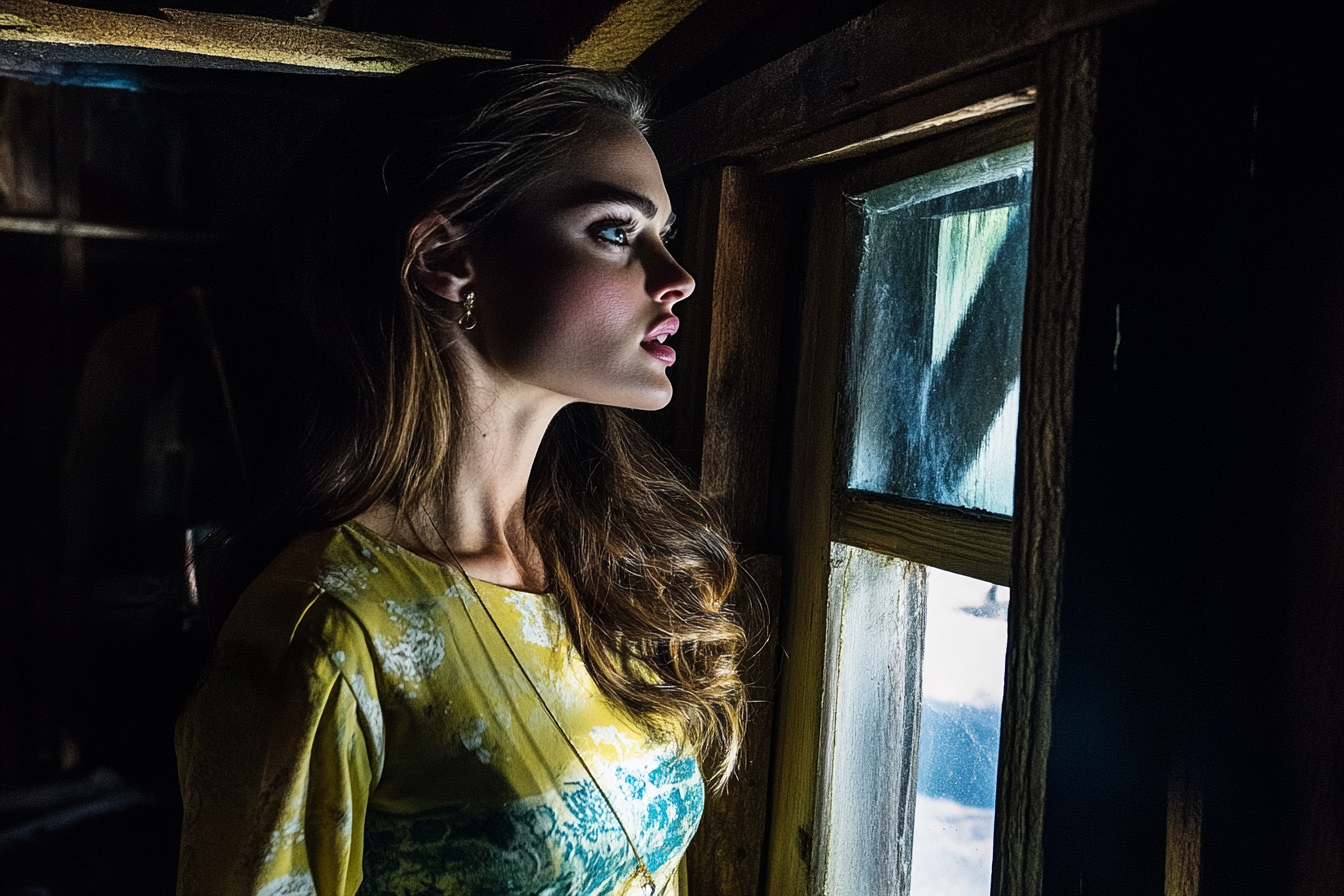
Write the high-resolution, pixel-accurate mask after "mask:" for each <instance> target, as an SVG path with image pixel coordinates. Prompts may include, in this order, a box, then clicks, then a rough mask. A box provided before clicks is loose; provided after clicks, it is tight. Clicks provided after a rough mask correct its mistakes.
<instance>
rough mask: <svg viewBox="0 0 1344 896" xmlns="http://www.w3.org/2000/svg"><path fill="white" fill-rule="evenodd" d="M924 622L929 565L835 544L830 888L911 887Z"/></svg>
mask: <svg viewBox="0 0 1344 896" xmlns="http://www.w3.org/2000/svg"><path fill="white" fill-rule="evenodd" d="M923 629H924V567H922V566H920V565H919V564H917V563H908V562H906V561H904V560H894V559H892V558H890V557H886V556H883V555H882V554H875V553H872V552H870V551H865V550H862V549H860V548H853V547H849V546H848V545H842V544H832V545H831V581H830V619H829V624H828V625H827V632H828V639H829V640H828V643H827V659H828V662H827V664H826V668H827V669H830V670H832V671H831V676H832V678H831V680H830V681H829V682H828V683H827V688H826V711H825V715H824V716H823V718H824V719H825V723H824V724H825V730H824V731H823V734H822V736H823V738H824V740H823V749H822V756H823V760H822V761H823V768H822V773H821V781H820V784H821V787H820V793H821V794H822V795H823V796H822V805H820V806H819V807H818V808H819V812H818V832H817V833H818V843H817V846H818V848H817V850H816V853H817V855H816V858H817V861H818V863H819V866H820V867H819V868H818V872H819V877H820V879H821V880H822V881H824V886H823V888H822V892H824V893H826V894H828V896H873V894H902V896H903V894H905V893H907V892H908V887H909V879H910V850H911V846H912V845H913V842H914V799H915V766H914V764H913V762H912V759H913V757H914V754H915V748H916V737H917V736H918V730H919V729H918V719H917V716H916V712H917V706H918V700H919V676H920V650H921V642H922V641H923Z"/></svg>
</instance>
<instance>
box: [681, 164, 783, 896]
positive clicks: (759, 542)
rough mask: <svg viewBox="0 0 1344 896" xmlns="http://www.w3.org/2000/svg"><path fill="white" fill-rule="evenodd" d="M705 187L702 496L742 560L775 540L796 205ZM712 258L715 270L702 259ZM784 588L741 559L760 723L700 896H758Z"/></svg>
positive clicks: (712, 823) (766, 558) (698, 859)
mask: <svg viewBox="0 0 1344 896" xmlns="http://www.w3.org/2000/svg"><path fill="white" fill-rule="evenodd" d="M703 180H705V181H706V182H705V183H703V184H701V185H700V187H699V190H698V196H699V199H698V200H697V201H696V202H695V203H694V207H695V209H696V213H697V216H698V217H697V220H696V221H695V222H694V226H695V227H696V228H697V230H699V231H700V232H701V233H704V232H706V231H708V232H709V233H712V234H713V244H712V247H711V246H708V245H703V244H702V245H700V246H699V248H698V250H697V251H698V253H699V254H700V255H701V256H702V259H703V260H704V261H709V262H710V264H709V265H708V270H707V277H705V279H706V280H707V281H708V282H706V283H705V286H707V287H708V291H709V293H710V296H711V302H710V304H711V305H712V309H713V310H712V325H711V328H710V333H711V335H710V343H709V353H710V357H709V369H708V380H707V386H706V392H705V403H704V408H705V418H704V443H703V448H702V451H701V474H700V483H701V490H702V491H704V492H705V493H706V494H708V495H710V496H712V497H713V498H715V499H716V501H717V502H718V504H719V506H720V508H721V509H722V512H723V515H724V521H725V523H726V524H727V526H728V531H729V532H730V533H731V534H732V536H733V539H734V540H735V541H736V542H737V543H738V544H739V545H740V546H741V547H742V549H743V550H744V551H748V552H752V551H761V550H763V549H765V548H767V547H768V545H767V542H768V539H769V530H770V527H769V525H768V521H767V519H766V507H767V502H768V498H769V489H770V472H771V470H770V467H771V455H772V446H771V438H772V435H773V432H774V419H773V412H774V408H775V407H776V400H775V391H776V388H777V381H778V376H777V374H778V368H779V327H780V320H779V319H780V310H779V308H780V295H779V293H780V290H782V289H783V288H784V286H785V284H784V282H783V273H782V272H783V271H784V270H786V269H787V265H786V263H785V259H784V258H782V257H781V253H782V251H783V248H782V247H783V246H784V245H785V241H786V237H787V229H788V227H789V223H788V222H789V214H788V197H787V195H786V194H785V193H783V192H782V191H781V190H780V189H779V188H778V186H777V185H772V184H771V183H768V182H764V181H762V179H761V178H760V176H759V175H756V174H754V173H752V172H750V171H748V170H746V169H742V168H734V167H727V168H723V169H720V170H718V171H717V172H711V173H706V174H705V175H704V177H703ZM711 203H712V204H711ZM701 239H702V240H703V239H704V238H703V237H702V238H701ZM711 252H712V258H705V256H706V255H709V254H710V253H711ZM781 579H782V568H781V560H780V557H779V556H778V555H777V554H762V553H757V554H749V555H748V556H746V557H745V558H744V561H743V583H742V587H741V588H740V589H739V600H738V605H739V607H741V608H742V609H743V610H744V617H745V622H746V623H747V626H748V630H749V631H750V632H751V634H752V636H753V641H754V646H755V648H756V650H755V652H754V653H753V654H752V656H751V658H750V660H749V662H748V663H746V664H745V668H744V669H743V677H744V680H745V681H747V683H748V691H749V699H750V700H751V702H752V713H751V715H750V717H749V719H748V726H747V734H746V742H745V744H744V755H743V757H742V765H741V767H740V771H739V774H738V777H737V779H736V780H735V781H733V782H732V783H731V784H730V785H729V788H728V790H727V792H726V793H724V794H723V795H721V796H716V795H713V794H711V795H709V796H708V797H707V798H706V805H705V817H704V819H703V820H702V822H701V825H700V831H699V833H698V834H697V835H696V839H695V841H694V842H693V844H692V847H691V852H690V855H689V861H688V867H689V873H690V886H691V890H692V892H694V893H695V894H696V896H750V894H755V893H757V892H758V890H759V887H760V874H761V861H762V854H763V851H764V847H765V823H766V816H767V804H768V799H769V766H770V752H771V734H772V731H773V721H774V696H775V693H774V682H775V677H776V658H777V655H778V646H777V642H776V640H775V638H774V637H773V636H772V633H773V631H774V630H775V629H776V628H777V620H778V618H779V609H780V590H781Z"/></svg>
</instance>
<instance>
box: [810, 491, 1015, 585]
mask: <svg viewBox="0 0 1344 896" xmlns="http://www.w3.org/2000/svg"><path fill="white" fill-rule="evenodd" d="M838 517H839V518H838V520H837V521H836V533H835V535H836V538H837V539H838V540H840V541H843V542H845V543H846V544H852V545H854V546H856V547H861V548H864V549H865V550H869V551H877V552H879V553H882V554H887V555H888V556H892V557H900V558H901V559H902V560H913V561H915V562H916V563H923V564H925V565H927V566H936V567H938V568H939V569H946V570H948V571H949V572H955V573H958V574H960V575H964V576H974V577H975V578H977V579H983V580H985V581H986V582H993V583H994V584H996V585H1009V584H1011V581H1010V580H1011V578H1012V562H1011V560H1010V559H1009V558H1010V554H1011V551H1012V544H1013V521H1012V520H1011V519H1008V518H1005V517H996V516H990V515H988V514H979V513H973V512H969V511H966V512H958V511H956V510H954V509H952V508H948V507H938V506H934V505H923V504H915V503H913V502H904V501H897V500H884V499H882V498H881V497H880V496H877V495H872V496H868V497H866V498H862V499H858V500H855V499H852V498H851V499H847V500H844V501H842V503H841V507H840V510H839V513H838Z"/></svg>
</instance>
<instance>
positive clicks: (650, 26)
mask: <svg viewBox="0 0 1344 896" xmlns="http://www.w3.org/2000/svg"><path fill="white" fill-rule="evenodd" d="M702 2H704V0H625V2H624V3H622V4H621V5H620V6H618V7H616V8H615V9H613V10H612V11H611V12H610V13H608V14H607V17H606V18H605V19H603V20H602V21H601V22H599V23H598V26H597V27H596V28H594V29H593V30H592V33H590V34H589V35H588V36H587V37H586V38H584V39H583V40H582V41H581V42H580V43H579V45H578V46H576V47H575V48H574V49H573V50H571V51H570V53H569V57H568V58H567V59H566V60H565V61H566V62H568V63H569V64H570V65H582V66H585V67H587V68H603V69H615V68H625V67H626V66H627V65H629V64H630V63H632V62H634V61H635V60H636V59H638V58H639V56H640V55H641V54H642V53H643V52H644V51H645V50H647V49H648V48H649V47H651V46H653V45H654V44H655V43H657V42H658V39H659V38H661V37H662V36H663V35H664V34H667V32H669V31H671V30H672V29H673V28H674V27H676V25H677V23H679V22H680V21H681V20H682V19H684V18H686V17H687V16H688V15H690V14H691V13H692V12H694V11H695V8H696V7H697V6H699V5H700V4H701V3H702Z"/></svg>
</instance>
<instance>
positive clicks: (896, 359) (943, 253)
mask: <svg viewBox="0 0 1344 896" xmlns="http://www.w3.org/2000/svg"><path fill="white" fill-rule="evenodd" d="M1031 164H1032V148H1031V144H1029V143H1028V144H1023V145H1022V146H1017V147H1013V148H1010V149H1006V150H1002V151H1000V152H997V153H992V154H990V155H988V156H983V157H981V158H978V159H972V160H970V161H968V162H962V163H960V164H957V165H952V166H950V167H948V168H943V169H940V170H938V171H933V172H930V173H928V174H924V175H921V176H919V177H915V178H910V179H908V180H903V181H900V182H899V183H895V184H891V185H889V186H886V187H881V188H879V189H876V190H873V191H871V192H868V193H864V194H862V195H861V196H859V197H857V200H858V204H859V208H860V214H861V216H862V232H863V238H862V241H861V243H860V246H859V254H858V257H857V259H855V261H854V263H855V264H856V265H857V271H858V276H857V286H856V288H857V294H856V302H855V314H854V332H853V347H854V352H853V358H854V360H853V365H854V369H853V376H852V382H853V384H854V386H853V388H854V399H853V407H854V411H855V413H854V427H853V433H854V435H853V446H852V447H853V453H852V457H853V460H852V464H851V467H850V475H849V485H850V487H851V488H858V489H866V490H869V491H875V492H883V493H886V494H892V495H899V496H902V497H907V498H917V499H919V500H923V501H933V502H937V503H940V504H952V505H955V506H959V507H969V508H978V509H981V510H988V511H991V512H994V513H1001V514H1011V513H1012V510H1013V465H1014V453H1015V447H1016V433H1017V395H1018V372H1019V367H1020V364H1019V354H1020V350H1021V342H1022V297H1023V294H1024V292H1025V289H1026V277H1027V233H1028V224H1027V222H1028V215H1029V211H1030V198H1031Z"/></svg>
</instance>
